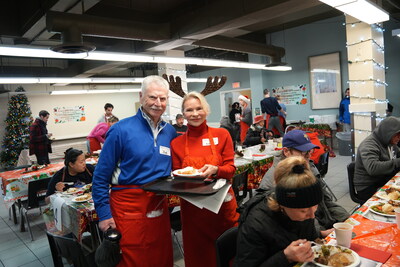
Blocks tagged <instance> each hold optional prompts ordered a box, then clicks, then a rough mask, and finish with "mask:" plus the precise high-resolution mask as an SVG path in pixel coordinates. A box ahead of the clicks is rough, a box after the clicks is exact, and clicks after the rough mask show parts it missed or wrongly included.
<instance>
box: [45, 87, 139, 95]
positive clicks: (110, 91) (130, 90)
mask: <svg viewBox="0 0 400 267" xmlns="http://www.w3.org/2000/svg"><path fill="white" fill-rule="evenodd" d="M140 91H141V89H140V88H125V89H99V90H60V91H51V92H50V94H51V95H82V94H114V93H135V92H136V93H137V92H140Z"/></svg>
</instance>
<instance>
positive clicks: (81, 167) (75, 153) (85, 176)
mask: <svg viewBox="0 0 400 267" xmlns="http://www.w3.org/2000/svg"><path fill="white" fill-rule="evenodd" d="M64 154H65V158H64V167H63V168H62V169H61V170H59V171H57V172H56V173H55V174H54V176H53V177H52V178H51V180H50V182H49V185H48V187H47V192H46V201H47V202H49V201H50V198H49V196H50V195H52V194H54V193H55V192H56V191H57V192H63V191H65V190H67V189H68V188H69V187H76V186H79V185H81V184H90V183H91V182H92V175H93V172H94V169H95V167H94V166H93V165H91V164H86V162H85V155H84V154H83V151H82V150H78V149H74V148H68V149H67V150H66V151H65V153H64ZM71 182H72V183H73V185H70V186H68V185H66V183H71Z"/></svg>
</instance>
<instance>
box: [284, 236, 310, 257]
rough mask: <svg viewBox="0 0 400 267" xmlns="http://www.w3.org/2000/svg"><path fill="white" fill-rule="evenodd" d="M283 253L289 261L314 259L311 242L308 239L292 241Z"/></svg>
mask: <svg viewBox="0 0 400 267" xmlns="http://www.w3.org/2000/svg"><path fill="white" fill-rule="evenodd" d="M283 253H284V254H285V256H286V258H287V259H288V260H289V262H310V261H312V260H313V259H314V252H313V250H312V249H311V243H310V242H308V241H307V240H306V239H299V240H296V241H293V242H292V243H290V245H289V246H287V247H286V248H285V249H284V250H283Z"/></svg>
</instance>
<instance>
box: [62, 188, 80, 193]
mask: <svg viewBox="0 0 400 267" xmlns="http://www.w3.org/2000/svg"><path fill="white" fill-rule="evenodd" d="M75 188H77V187H75ZM79 191H82V190H81V188H77V190H76V191H74V192H68V191H63V192H62V193H63V194H64V195H73V194H76V193H78V192H79Z"/></svg>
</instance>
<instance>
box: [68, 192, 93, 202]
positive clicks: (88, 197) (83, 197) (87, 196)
mask: <svg viewBox="0 0 400 267" xmlns="http://www.w3.org/2000/svg"><path fill="white" fill-rule="evenodd" d="M91 199H92V195H91V194H83V195H81V196H77V197H74V198H73V199H72V200H71V201H72V202H75V203H81V202H85V201H88V200H91Z"/></svg>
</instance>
